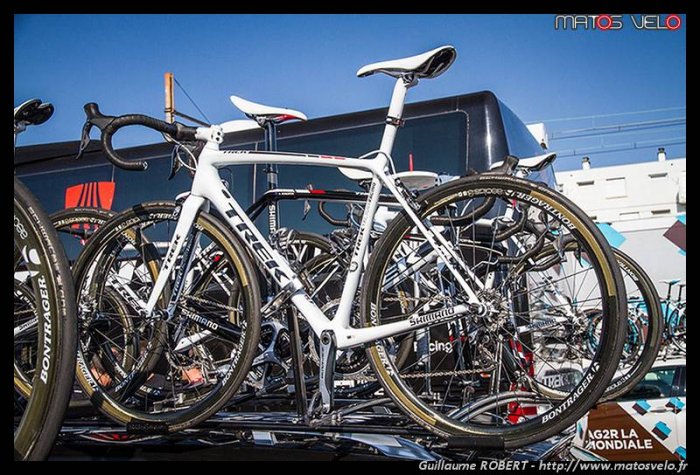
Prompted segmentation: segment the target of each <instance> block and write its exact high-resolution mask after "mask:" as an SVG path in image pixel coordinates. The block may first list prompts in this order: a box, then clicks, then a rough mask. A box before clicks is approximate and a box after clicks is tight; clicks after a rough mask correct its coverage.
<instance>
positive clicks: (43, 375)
mask: <svg viewBox="0 0 700 475" xmlns="http://www.w3.org/2000/svg"><path fill="white" fill-rule="evenodd" d="M14 190H15V198H14V240H15V252H14V256H15V258H14V290H15V292H14V311H15V312H14V313H15V315H14V321H15V327H14V348H15V378H14V379H15V387H17V385H18V383H19V380H18V372H17V368H16V367H17V364H18V363H17V362H18V361H22V360H24V361H31V362H32V363H33V364H32V365H31V366H32V367H33V368H36V371H33V372H32V378H31V380H29V379H27V381H26V382H25V383H31V385H32V388H33V389H32V391H31V396H30V397H29V399H28V401H27V404H26V407H25V408H24V411H23V412H22V414H21V417H20V420H19V424H18V425H17V426H16V427H15V432H14V444H15V459H19V460H43V459H44V458H46V457H47V456H48V454H49V452H50V451H51V448H52V447H53V443H54V440H55V438H56V434H58V431H59V430H60V428H61V424H62V423H63V416H64V413H65V410H66V406H67V405H68V400H69V398H70V394H71V389H72V386H73V371H74V368H75V354H76V328H77V324H76V307H75V298H74V296H75V293H74V288H73V279H72V276H71V273H70V269H69V267H68V262H67V261H66V258H65V255H64V254H63V251H62V249H61V245H60V243H59V241H58V238H57V236H56V233H55V231H54V230H53V226H52V225H51V221H49V219H48V217H47V216H46V214H45V213H44V212H43V211H42V209H41V206H40V205H39V203H38V201H37V200H36V198H34V196H32V194H31V193H30V192H29V190H28V189H27V188H26V187H25V186H24V185H23V184H22V183H21V182H20V181H19V180H17V178H15V182H14Z"/></svg>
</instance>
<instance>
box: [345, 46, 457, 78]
mask: <svg viewBox="0 0 700 475" xmlns="http://www.w3.org/2000/svg"><path fill="white" fill-rule="evenodd" d="M456 57H457V51H456V50H455V48H454V46H450V45H447V46H440V47H439V48H435V49H434V50H430V51H428V52H426V53H423V54H418V55H416V56H411V57H409V58H401V59H393V60H391V61H380V62H378V63H372V64H368V65H367V66H362V67H361V68H360V69H359V70H358V71H357V76H358V77H361V78H363V77H365V76H370V75H372V74H374V73H384V74H388V75H389V76H392V77H395V78H398V77H402V76H405V75H409V74H413V75H414V76H415V77H417V78H434V77H437V76H439V75H441V74H442V73H444V72H445V71H447V68H449V67H450V66H451V65H452V63H453V62H454V60H455V58H456Z"/></svg>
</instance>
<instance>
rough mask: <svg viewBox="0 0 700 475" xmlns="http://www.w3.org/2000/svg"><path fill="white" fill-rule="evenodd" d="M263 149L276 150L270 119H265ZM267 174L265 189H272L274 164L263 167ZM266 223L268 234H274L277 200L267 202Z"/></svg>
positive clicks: (275, 178) (275, 177)
mask: <svg viewBox="0 0 700 475" xmlns="http://www.w3.org/2000/svg"><path fill="white" fill-rule="evenodd" d="M265 151H267V152H276V151H277V125H276V124H275V123H274V122H273V121H272V120H267V121H265ZM265 174H266V175H267V189H268V190H274V189H275V188H277V185H278V170H277V165H276V164H271V163H268V164H267V166H266V167H265ZM267 218H268V219H267V225H268V228H269V232H270V234H271V235H272V234H274V233H276V232H277V230H278V229H279V227H280V222H279V214H278V213H277V201H272V202H271V203H270V204H269V207H268V212H267Z"/></svg>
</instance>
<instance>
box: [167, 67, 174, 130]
mask: <svg viewBox="0 0 700 475" xmlns="http://www.w3.org/2000/svg"><path fill="white" fill-rule="evenodd" d="M165 121H166V122H168V123H169V124H172V123H173V122H175V95H174V94H173V73H165Z"/></svg>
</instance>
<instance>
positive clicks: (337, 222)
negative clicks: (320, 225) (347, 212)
mask: <svg viewBox="0 0 700 475" xmlns="http://www.w3.org/2000/svg"><path fill="white" fill-rule="evenodd" d="M318 214H320V215H321V217H322V218H323V219H325V220H326V222H328V223H330V224H331V225H332V226H341V227H345V226H349V225H350V221H349V220H347V219H337V218H334V217H333V216H331V214H330V213H329V212H328V211H326V203H325V201H319V202H318Z"/></svg>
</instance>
